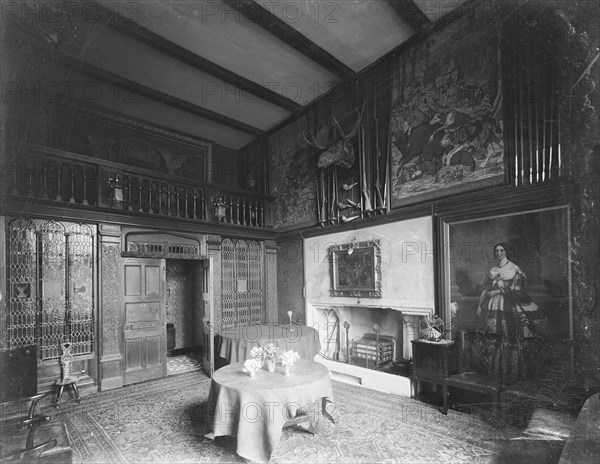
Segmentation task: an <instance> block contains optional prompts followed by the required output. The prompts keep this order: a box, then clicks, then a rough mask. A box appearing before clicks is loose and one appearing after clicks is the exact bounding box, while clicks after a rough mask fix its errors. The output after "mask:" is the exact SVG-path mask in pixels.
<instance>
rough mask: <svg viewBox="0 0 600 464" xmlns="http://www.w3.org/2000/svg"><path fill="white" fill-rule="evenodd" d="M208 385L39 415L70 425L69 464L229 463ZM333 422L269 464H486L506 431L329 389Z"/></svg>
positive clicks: (285, 446) (180, 384)
mask: <svg viewBox="0 0 600 464" xmlns="http://www.w3.org/2000/svg"><path fill="white" fill-rule="evenodd" d="M209 388H210V379H208V378H207V377H206V376H205V375H204V374H203V373H202V372H201V371H194V372H188V373H184V374H181V375H174V376H168V377H165V378H162V379H159V380H156V381H151V382H145V383H141V384H137V385H131V386H127V387H123V388H121V389H119V390H113V391H108V392H100V393H97V394H94V395H91V396H88V397H85V398H84V399H83V401H82V402H81V404H77V403H74V402H73V403H71V402H69V403H65V404H64V405H61V408H60V409H59V410H54V409H53V408H51V409H52V410H53V411H54V412H53V411H52V410H49V411H46V412H47V413H49V414H51V415H54V416H56V419H57V420H63V421H65V423H66V424H67V427H68V429H69V432H70V434H71V439H72V443H73V448H74V450H75V453H74V462H75V463H76V464H88V463H97V464H105V463H106V464H108V463H111V464H112V463H136V464H137V463H165V462H175V463H202V462H207V463H230V462H245V460H244V459H242V458H241V457H239V456H237V455H236V454H235V439H234V438H230V437H219V438H217V440H215V441H211V440H208V439H206V438H205V437H204V435H205V434H206V433H208V431H209V430H208V427H207V425H206V424H205V420H204V418H205V416H206V409H207V403H206V401H207V398H208V392H209ZM333 389H334V395H335V400H336V407H337V408H338V414H337V417H339V419H340V420H339V422H338V423H337V424H335V425H334V424H331V423H330V422H329V421H322V423H321V424H320V430H319V433H318V434H317V435H314V436H313V435H310V434H308V433H306V432H304V431H302V430H300V429H298V428H296V427H290V428H286V429H285V430H284V432H283V435H282V437H281V441H280V443H279V446H278V447H277V448H276V450H275V452H274V453H273V456H272V457H271V461H270V462H271V463H278V464H279V463H281V464H284V463H299V462H302V463H308V462H310V463H313V462H314V463H320V462H323V463H326V462H327V463H330V462H333V463H346V462H348V463H350V462H351V463H382V462H383V463H411V464H412V463H463V462H464V463H470V464H471V463H472V464H476V463H492V462H494V459H495V457H496V455H497V453H498V451H499V449H500V445H501V440H502V439H504V438H509V437H510V436H511V435H512V436H514V433H515V432H514V431H513V430H510V427H507V426H506V425H505V424H497V426H495V425H494V424H493V423H490V422H485V421H483V420H481V419H479V418H477V417H474V416H470V415H467V414H463V413H460V412H456V411H449V413H448V415H447V416H443V415H442V414H440V413H439V412H438V411H437V409H436V408H435V407H433V406H430V405H427V404H425V403H421V402H418V401H416V400H413V399H410V398H404V397H399V396H396V395H390V394H385V393H380V392H375V391H372V390H367V389H364V388H362V387H358V386H353V385H348V384H344V383H340V382H335V381H334V382H333Z"/></svg>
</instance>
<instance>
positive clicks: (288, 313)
mask: <svg viewBox="0 0 600 464" xmlns="http://www.w3.org/2000/svg"><path fill="white" fill-rule="evenodd" d="M292 314H293V313H292V312H291V311H288V312H287V315H288V317H289V318H290V327H289V330H292Z"/></svg>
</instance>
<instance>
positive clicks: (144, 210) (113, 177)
mask: <svg viewBox="0 0 600 464" xmlns="http://www.w3.org/2000/svg"><path fill="white" fill-rule="evenodd" d="M1 186H2V188H1V193H2V196H3V203H4V205H7V204H20V203H23V201H26V202H28V203H32V200H39V201H40V204H41V203H45V204H50V205H51V204H55V203H60V204H61V206H67V207H68V206H69V205H72V206H73V207H75V208H76V207H82V206H83V207H85V208H88V209H89V208H90V207H91V208H92V209H95V208H98V210H99V211H100V210H101V209H102V210H104V211H106V208H110V209H111V211H113V212H116V211H120V212H123V213H125V212H132V213H135V214H142V215H146V216H147V215H154V216H156V215H158V216H163V217H169V218H172V219H176V220H187V221H208V222H219V223H221V224H232V225H238V226H245V227H252V228H265V227H270V226H272V223H273V221H272V219H271V217H272V212H271V211H272V203H271V201H270V200H269V198H268V197H267V196H265V195H258V194H254V193H251V192H245V191H241V190H235V189H230V188H226V187H223V186H219V185H214V184H209V183H202V182H194V181H192V180H190V179H187V178H183V177H179V176H175V175H170V174H162V173H156V172H154V171H150V170H146V169H141V168H136V167H132V166H128V165H125V164H119V163H114V162H110V161H105V160H100V159H96V158H92V157H88V156H83V155H79V154H74V153H69V152H65V151H61V150H55V149H52V148H47V147H40V146H32V147H30V148H29V150H28V151H27V152H26V153H25V154H23V155H20V156H19V157H17V158H15V159H13V160H5V161H3V163H2V182H1ZM7 200H8V201H7ZM46 202H47V203H46ZM94 207H95V208H94ZM4 209H6V208H4Z"/></svg>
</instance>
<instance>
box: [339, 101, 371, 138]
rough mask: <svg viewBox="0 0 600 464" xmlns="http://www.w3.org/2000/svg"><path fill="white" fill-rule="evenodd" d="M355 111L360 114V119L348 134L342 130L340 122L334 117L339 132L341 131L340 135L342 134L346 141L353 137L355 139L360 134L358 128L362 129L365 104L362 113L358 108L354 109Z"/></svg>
mask: <svg viewBox="0 0 600 464" xmlns="http://www.w3.org/2000/svg"><path fill="white" fill-rule="evenodd" d="M354 110H355V111H356V112H357V113H358V119H357V120H356V123H355V124H354V127H353V128H352V129H351V130H350V132H348V133H347V134H345V133H344V131H343V130H342V127H341V126H340V123H339V122H338V120H337V119H335V117H334V116H332V118H333V121H334V122H335V125H336V126H337V128H338V130H339V131H340V134H342V138H343V139H344V140H348V139H351V138H352V137H354V136H355V135H356V134H357V133H358V128H359V127H360V123H361V121H362V116H363V112H364V110H365V105H364V103H363V107H362V110H361V111H358V108H354Z"/></svg>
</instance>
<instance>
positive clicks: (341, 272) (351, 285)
mask: <svg viewBox="0 0 600 464" xmlns="http://www.w3.org/2000/svg"><path fill="white" fill-rule="evenodd" d="M329 262H330V275H331V296H350V297H358V298H360V297H367V298H381V244H380V241H379V240H368V241H364V242H352V243H347V244H343V245H333V246H330V247H329Z"/></svg>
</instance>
